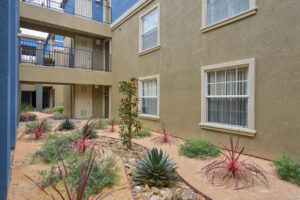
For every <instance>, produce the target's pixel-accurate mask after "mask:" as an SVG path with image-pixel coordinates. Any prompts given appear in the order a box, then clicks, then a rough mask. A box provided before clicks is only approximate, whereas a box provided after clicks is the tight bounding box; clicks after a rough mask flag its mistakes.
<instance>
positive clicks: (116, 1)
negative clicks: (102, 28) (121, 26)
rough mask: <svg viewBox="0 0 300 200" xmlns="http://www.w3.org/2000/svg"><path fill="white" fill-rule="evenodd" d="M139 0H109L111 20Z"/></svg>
mask: <svg viewBox="0 0 300 200" xmlns="http://www.w3.org/2000/svg"><path fill="white" fill-rule="evenodd" d="M138 1H139V0H111V7H112V22H114V21H115V20H116V19H118V18H119V17H120V16H121V15H122V14H123V13H125V12H126V11H127V10H128V9H129V8H131V7H132V6H133V5H134V4H135V3H136V2H138Z"/></svg>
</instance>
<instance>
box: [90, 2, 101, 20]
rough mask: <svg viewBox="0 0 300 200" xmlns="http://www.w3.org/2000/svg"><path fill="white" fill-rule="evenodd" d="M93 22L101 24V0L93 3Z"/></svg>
mask: <svg viewBox="0 0 300 200" xmlns="http://www.w3.org/2000/svg"><path fill="white" fill-rule="evenodd" d="M92 3H93V17H92V19H93V20H96V21H98V22H103V0H101V1H95V0H94V1H93V2H92Z"/></svg>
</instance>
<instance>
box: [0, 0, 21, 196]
mask: <svg viewBox="0 0 300 200" xmlns="http://www.w3.org/2000/svg"><path fill="white" fill-rule="evenodd" d="M17 12H18V7H17V1H2V2H1V6H0V13H1V15H0V21H1V29H0V60H1V67H0V96H1V101H0V119H1V120H0V127H1V128H0V160H1V162H0V199H6V198H7V192H8V185H9V180H10V148H11V146H12V141H14V139H13V140H11V137H14V136H15V134H16V133H15V132H13V131H15V126H16V124H15V122H16V115H17V113H16V111H15V106H16V105H15V104H16V103H15V102H16V100H15V99H16V98H17V95H16V94H17V93H16V92H15V90H16V87H17V81H18V80H17V79H16V77H17V76H16V73H17V70H18V69H17V65H16V62H14V59H16V57H17V55H16V49H17V46H16V41H17V37H16V35H17V29H16V23H17V21H16V20H17ZM12 127H14V129H13V130H12ZM13 143H14V142H13Z"/></svg>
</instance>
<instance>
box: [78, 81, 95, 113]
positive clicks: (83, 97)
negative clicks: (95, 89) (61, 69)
mask: <svg viewBox="0 0 300 200" xmlns="http://www.w3.org/2000/svg"><path fill="white" fill-rule="evenodd" d="M92 105H93V100H92V86H91V85H76V86H75V117H76V118H81V119H82V118H90V117H92Z"/></svg>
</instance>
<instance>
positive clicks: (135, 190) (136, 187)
mask: <svg viewBox="0 0 300 200" xmlns="http://www.w3.org/2000/svg"><path fill="white" fill-rule="evenodd" d="M141 189H142V187H141V186H139V185H137V186H135V187H134V188H133V189H132V191H134V192H138V191H140V190H141Z"/></svg>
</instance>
